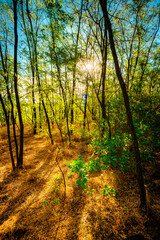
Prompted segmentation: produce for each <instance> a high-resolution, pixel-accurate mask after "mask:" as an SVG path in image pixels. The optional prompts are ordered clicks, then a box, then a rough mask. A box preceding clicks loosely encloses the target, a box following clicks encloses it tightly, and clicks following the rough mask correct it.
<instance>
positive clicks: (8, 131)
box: [0, 93, 15, 170]
mask: <svg viewBox="0 0 160 240" xmlns="http://www.w3.org/2000/svg"><path fill="white" fill-rule="evenodd" d="M0 102H1V104H2V108H3V111H4V115H5V119H6V124H7V135H8V143H9V152H10V156H11V163H12V169H13V170H14V169H15V163H14V157H13V151H12V143H11V134H10V123H9V114H8V113H7V110H6V107H5V104H4V101H3V98H2V95H1V93H0Z"/></svg>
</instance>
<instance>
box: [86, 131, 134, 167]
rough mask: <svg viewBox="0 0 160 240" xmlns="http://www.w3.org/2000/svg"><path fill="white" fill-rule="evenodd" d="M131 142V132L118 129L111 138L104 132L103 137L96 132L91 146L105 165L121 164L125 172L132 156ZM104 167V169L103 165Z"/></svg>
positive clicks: (100, 161)
mask: <svg viewBox="0 0 160 240" xmlns="http://www.w3.org/2000/svg"><path fill="white" fill-rule="evenodd" d="M130 144H131V136H130V134H128V133H122V131H118V130H117V131H115V133H114V135H113V136H112V138H111V139H108V138H107V135H106V134H104V136H103V138H102V139H101V138H100V136H98V134H96V135H95V136H94V137H93V139H92V143H91V145H90V146H91V147H92V149H93V150H94V153H95V156H97V159H98V160H99V161H98V160H96V161H98V162H99V163H100V164H103V165H104V166H109V165H111V166H113V167H116V166H119V167H120V169H121V171H123V172H124V171H125V170H126V169H127V168H128V167H129V166H128V162H129V159H130V157H131V154H130V152H129V147H130ZM94 165H95V164H94ZM102 168H103V169H104V167H103V166H102Z"/></svg>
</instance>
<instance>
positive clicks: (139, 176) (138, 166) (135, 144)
mask: <svg viewBox="0 0 160 240" xmlns="http://www.w3.org/2000/svg"><path fill="white" fill-rule="evenodd" d="M99 2H100V5H101V8H102V11H103V16H104V19H105V22H106V25H107V30H108V32H109V42H110V48H111V51H112V56H113V59H114V64H115V69H116V74H117V78H118V80H119V83H120V86H121V90H122V93H123V98H124V103H125V107H126V114H127V120H128V124H129V127H130V130H131V135H132V141H133V147H134V153H135V162H136V170H137V179H138V184H139V189H140V200H141V206H146V192H145V187H144V179H143V174H142V166H141V158H140V152H139V147H138V140H137V136H136V131H135V127H134V124H133V119H132V113H131V108H130V103H129V98H128V94H127V90H126V86H125V83H124V80H123V77H122V74H121V70H120V66H119V61H118V57H117V53H116V49H115V44H114V39H113V31H112V25H111V22H110V19H109V17H108V12H107V8H106V0H99Z"/></svg>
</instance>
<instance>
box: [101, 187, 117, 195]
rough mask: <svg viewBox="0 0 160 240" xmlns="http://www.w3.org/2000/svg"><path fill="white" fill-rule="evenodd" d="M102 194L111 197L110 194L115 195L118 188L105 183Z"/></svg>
mask: <svg viewBox="0 0 160 240" xmlns="http://www.w3.org/2000/svg"><path fill="white" fill-rule="evenodd" d="M102 194H103V195H105V196H106V197H107V198H109V196H111V197H115V196H116V190H115V189H113V188H111V187H110V186H107V185H105V186H104V188H103V189H102Z"/></svg>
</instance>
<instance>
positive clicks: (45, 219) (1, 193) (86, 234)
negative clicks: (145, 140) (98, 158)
mask: <svg viewBox="0 0 160 240" xmlns="http://www.w3.org/2000/svg"><path fill="white" fill-rule="evenodd" d="M54 142H55V144H54V145H53V146H51V144H50V142H49V139H48V137H47V136H46V134H43V133H42V134H40V135H35V136H33V135H32V133H31V131H30V129H26V132H25V138H24V168H23V169H20V170H16V171H14V172H12V171H11V163H10V156H9V151H8V141H7V135H6V128H4V127H2V128H1V137H0V146H1V147H0V159H1V160H0V239H3V240H7V239H27V240H28V239H33V240H36V239H79V240H82V239H83V240H84V239H85V240H91V239H95V240H96V239H98V240H99V239H115V240H116V239H128V240H129V239H148V240H158V239H159V236H160V229H159V224H158V222H159V221H160V207H159V205H160V204H159V196H160V189H159V186H160V184H159V174H158V172H159V167H160V158H159V155H158V153H156V154H157V155H156V156H155V162H154V163H153V162H152V163H150V162H148V163H144V164H143V167H144V177H145V182H146V184H147V196H148V198H149V203H150V206H151V209H152V211H151V212H149V213H148V214H146V213H145V212H143V211H141V210H140V208H139V194H138V186H137V181H136V175H135V171H134V170H130V171H128V172H126V173H122V172H119V170H118V169H117V168H110V167H109V168H108V169H107V170H103V169H101V170H100V172H96V173H92V174H90V176H89V183H88V185H89V186H90V190H92V189H94V191H93V194H90V192H91V191H90V190H88V192H87V191H84V190H83V189H82V188H80V187H77V184H76V180H77V179H78V174H77V173H71V169H69V168H68V165H69V163H70V162H71V161H73V160H76V159H78V156H79V155H81V156H82V157H83V158H84V159H86V160H87V159H88V158H89V156H90V155H91V154H92V152H91V149H90V148H89V146H88V144H87V143H86V141H84V139H81V138H80V137H78V136H77V137H75V138H74V139H73V142H72V143H71V144H70V145H68V144H65V145H64V146H63V145H62V143H61V140H60V138H59V137H58V135H57V136H56V135H55V138H54ZM57 146H58V147H59V148H60V150H58V147H57ZM56 159H57V161H56ZM57 162H58V164H57ZM59 167H60V168H61V169H62V171H63V173H64V176H65V181H66V191H65V186H64V181H63V177H62V173H61V171H60V168H59ZM105 185H107V186H110V187H111V188H114V189H116V196H115V197H112V196H109V198H108V197H107V196H105V195H103V194H102V189H104V186H105Z"/></svg>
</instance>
